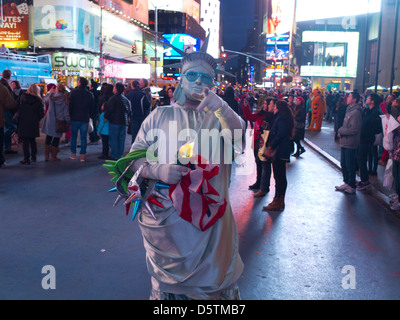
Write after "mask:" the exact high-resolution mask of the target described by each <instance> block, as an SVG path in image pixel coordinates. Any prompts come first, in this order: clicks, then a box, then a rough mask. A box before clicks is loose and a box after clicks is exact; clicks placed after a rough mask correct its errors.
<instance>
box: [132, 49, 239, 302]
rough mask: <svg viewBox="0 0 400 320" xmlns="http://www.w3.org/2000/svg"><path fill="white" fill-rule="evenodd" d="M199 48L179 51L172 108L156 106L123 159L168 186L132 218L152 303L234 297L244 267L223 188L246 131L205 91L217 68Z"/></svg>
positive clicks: (226, 191)
mask: <svg viewBox="0 0 400 320" xmlns="http://www.w3.org/2000/svg"><path fill="white" fill-rule="evenodd" d="M206 42H207V41H206ZM206 46H207V45H205V46H204V45H203V47H202V49H201V50H200V51H198V52H193V53H189V54H184V53H183V52H182V54H183V55H184V57H183V59H182V64H181V68H182V78H181V80H180V83H179V85H178V87H177V88H176V90H175V92H174V99H175V101H176V103H175V104H174V105H172V106H161V107H157V108H156V109H155V110H154V111H153V112H152V113H151V114H150V115H149V116H148V117H147V118H146V119H145V120H144V122H143V124H142V126H141V129H140V131H139V133H138V135H137V137H136V139H135V142H134V143H133V145H132V147H131V153H130V154H135V153H140V152H141V153H143V152H144V150H145V153H146V155H147V156H146V157H141V158H138V159H136V158H135V160H134V161H132V162H130V163H129V168H130V170H132V173H133V172H136V173H138V172H140V177H141V178H142V179H145V180H146V181H150V182H157V183H161V184H163V185H164V186H165V185H166V184H168V185H170V188H169V189H167V188H160V189H159V191H158V192H159V197H158V198H157V202H152V203H149V202H147V203H146V206H142V208H141V209H140V210H139V212H138V215H137V217H138V223H139V227H140V230H141V232H142V236H143V242H144V247H145V250H146V262H147V269H148V272H149V274H150V276H151V284H152V292H151V294H150V299H154V300H162V299H168V300H172V299H207V300H209V299H239V298H240V294H239V288H238V286H237V281H238V279H239V277H240V276H241V274H242V272H243V262H242V260H241V258H240V255H239V247H238V233H237V227H236V223H235V220H234V217H233V214H232V209H231V206H230V203H229V183H230V174H231V164H232V159H234V157H235V154H237V153H238V152H239V153H240V152H241V150H242V147H243V145H242V144H243V136H244V125H245V124H244V122H243V120H242V119H241V118H240V117H239V116H238V115H237V114H236V113H235V112H234V111H233V110H232V109H231V108H230V107H229V106H228V105H227V103H226V102H224V101H223V100H222V99H221V98H219V97H218V96H217V95H216V94H215V93H213V92H212V91H210V90H209V89H211V88H212V87H213V86H214V83H213V78H214V77H215V74H216V72H217V70H216V66H217V61H216V60H215V59H214V58H213V57H212V56H210V55H209V54H207V53H206V52H205V51H206ZM234 132H235V134H234ZM237 132H240V134H237ZM210 140H211V141H210ZM189 151H190V152H189ZM185 161H186V162H185ZM137 178H138V175H137V174H136V175H135V176H134V177H133V178H132V179H137ZM136 189H138V188H136ZM135 204H137V202H136V203H135Z"/></svg>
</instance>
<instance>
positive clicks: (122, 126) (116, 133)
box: [104, 82, 130, 160]
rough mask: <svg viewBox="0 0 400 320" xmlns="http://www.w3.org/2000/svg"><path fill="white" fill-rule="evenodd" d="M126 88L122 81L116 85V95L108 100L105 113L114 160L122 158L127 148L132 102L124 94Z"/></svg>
mask: <svg viewBox="0 0 400 320" xmlns="http://www.w3.org/2000/svg"><path fill="white" fill-rule="evenodd" d="M124 90H125V87H124V85H123V84H122V83H120V82H118V83H117V84H116V85H115V86H114V91H113V92H114V95H113V96H112V97H111V98H110V100H108V107H107V111H106V113H105V114H104V119H107V121H108V122H109V130H110V135H109V141H110V147H111V158H112V159H113V160H117V159H120V158H122V157H123V155H124V150H125V138H126V125H127V123H128V113H129V110H130V102H129V100H128V99H127V98H126V97H125V96H123V95H122V93H123V92H124Z"/></svg>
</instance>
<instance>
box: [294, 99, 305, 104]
mask: <svg viewBox="0 0 400 320" xmlns="http://www.w3.org/2000/svg"><path fill="white" fill-rule="evenodd" d="M296 99H298V100H300V101H301V103H302V104H304V103H305V101H304V99H303V97H297V98H296Z"/></svg>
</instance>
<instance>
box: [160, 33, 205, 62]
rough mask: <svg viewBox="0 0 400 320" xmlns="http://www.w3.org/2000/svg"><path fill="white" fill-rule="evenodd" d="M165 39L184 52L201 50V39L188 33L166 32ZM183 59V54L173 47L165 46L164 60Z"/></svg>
mask: <svg viewBox="0 0 400 320" xmlns="http://www.w3.org/2000/svg"><path fill="white" fill-rule="evenodd" d="M164 40H165V41H166V42H168V43H170V44H172V45H173V46H174V47H176V48H177V49H179V50H182V51H184V52H188V53H189V52H194V51H199V50H200V46H201V41H200V39H198V38H194V37H192V36H190V35H188V34H180V33H176V34H164ZM171 59H182V56H181V55H180V54H179V53H178V52H177V51H175V50H174V49H172V48H169V47H165V52H164V60H171Z"/></svg>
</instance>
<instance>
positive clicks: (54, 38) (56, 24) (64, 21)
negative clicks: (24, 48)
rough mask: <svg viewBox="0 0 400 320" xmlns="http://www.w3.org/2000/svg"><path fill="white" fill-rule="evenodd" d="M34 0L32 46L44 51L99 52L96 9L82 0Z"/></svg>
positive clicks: (98, 26) (97, 11)
mask: <svg viewBox="0 0 400 320" xmlns="http://www.w3.org/2000/svg"><path fill="white" fill-rule="evenodd" d="M48 3H49V1H47V0H35V1H34V8H33V11H34V23H33V33H34V37H35V45H36V46H41V47H44V48H55V47H62V48H74V49H84V50H89V51H98V50H99V41H98V36H99V34H100V17H99V9H98V6H97V5H95V4H93V3H92V2H89V1H85V0H70V1H68V3H66V2H65V1H63V0H53V1H52V2H51V4H48Z"/></svg>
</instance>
